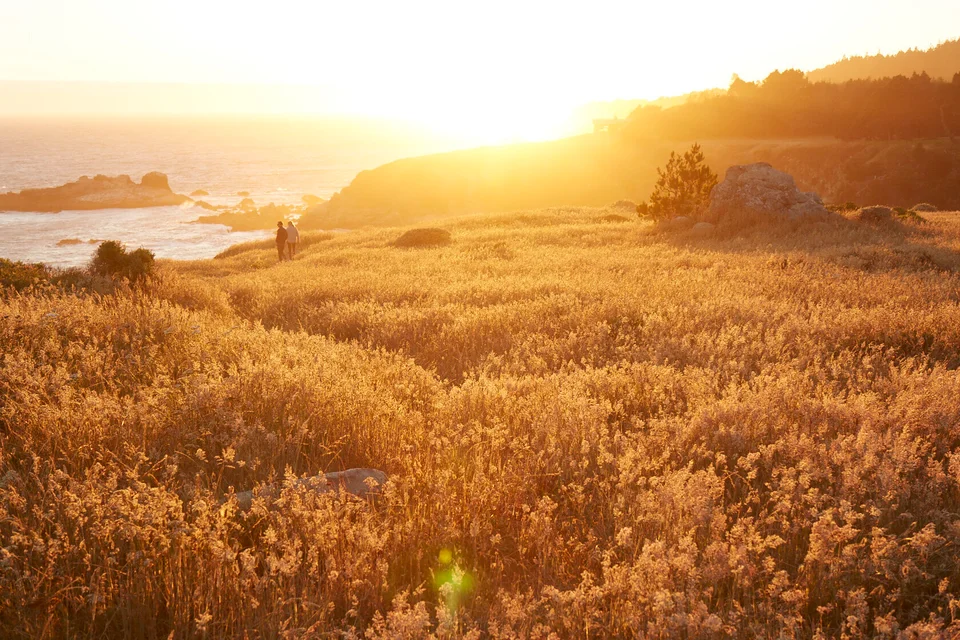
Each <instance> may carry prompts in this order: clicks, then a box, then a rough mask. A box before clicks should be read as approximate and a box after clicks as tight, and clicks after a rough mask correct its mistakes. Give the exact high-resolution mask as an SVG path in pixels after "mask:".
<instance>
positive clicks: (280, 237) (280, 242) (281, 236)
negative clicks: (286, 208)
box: [277, 220, 287, 262]
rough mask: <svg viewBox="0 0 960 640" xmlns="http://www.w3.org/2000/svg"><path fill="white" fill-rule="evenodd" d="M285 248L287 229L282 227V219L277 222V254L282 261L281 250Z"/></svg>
mask: <svg viewBox="0 0 960 640" xmlns="http://www.w3.org/2000/svg"><path fill="white" fill-rule="evenodd" d="M286 250H287V230H286V229H284V228H283V221H282V220H281V221H280V222H278V223H277V255H278V256H280V262H283V252H284V251H286Z"/></svg>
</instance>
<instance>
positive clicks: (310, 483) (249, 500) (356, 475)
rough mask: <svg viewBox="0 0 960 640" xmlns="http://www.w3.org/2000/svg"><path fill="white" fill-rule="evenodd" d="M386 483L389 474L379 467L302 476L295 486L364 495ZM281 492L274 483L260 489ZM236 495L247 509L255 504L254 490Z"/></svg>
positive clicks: (269, 493)
mask: <svg viewBox="0 0 960 640" xmlns="http://www.w3.org/2000/svg"><path fill="white" fill-rule="evenodd" d="M386 483H387V474H385V473H384V472H383V471H380V470H379V469H366V468H358V469H347V470H346V471H334V472H332V473H325V474H322V475H317V476H310V477H309V478H301V479H299V480H297V481H296V483H294V486H296V487H302V488H304V489H306V490H308V491H313V492H315V493H330V492H332V491H342V492H345V493H349V494H352V495H355V496H359V497H364V496H367V495H372V494H375V493H377V492H379V491H380V489H381V488H382V487H383V485H385V484H386ZM279 493H280V491H279V489H278V488H277V487H276V486H273V485H268V486H265V487H261V489H260V491H259V495H261V496H266V497H271V496H276V495H278V494H279ZM236 495H237V502H238V503H239V505H240V508H241V509H243V510H247V509H249V508H250V506H251V505H252V504H253V497H254V493H253V491H240V492H238V493H237V494H236Z"/></svg>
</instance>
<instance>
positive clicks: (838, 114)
mask: <svg viewBox="0 0 960 640" xmlns="http://www.w3.org/2000/svg"><path fill="white" fill-rule="evenodd" d="M623 131H624V133H625V135H627V136H629V137H631V138H635V139H649V138H663V139H670V140H703V139H710V138H808V137H818V136H833V137H837V138H841V139H845V140H887V139H915V138H938V137H944V136H957V137H960V72H958V73H956V74H955V75H954V76H953V79H952V81H950V82H947V81H942V80H934V79H932V78H930V76H928V75H927V74H925V73H922V74H914V75H912V76H910V77H906V76H895V77H892V78H881V79H878V80H850V81H848V82H844V83H842V84H832V83H828V82H816V83H813V82H810V81H809V80H808V79H807V78H806V76H804V74H803V73H802V72H800V71H796V70H788V71H784V72H782V73H781V72H779V71H775V72H774V73H771V74H770V75H769V76H767V78H766V79H765V80H763V82H745V81H743V80H741V79H739V78H737V77H736V76H735V77H734V80H733V82H732V83H731V85H730V88H729V90H728V91H727V92H726V93H725V94H723V95H719V96H712V97H705V98H703V99H699V100H694V101H691V102H688V103H686V104H683V105H680V106H677V107H673V108H670V109H660V108H658V107H640V108H638V109H637V110H636V111H634V112H633V113H632V114H631V115H630V118H629V121H628V123H627V125H626V126H625V127H624V130H623Z"/></svg>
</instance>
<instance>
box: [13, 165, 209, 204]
mask: <svg viewBox="0 0 960 640" xmlns="http://www.w3.org/2000/svg"><path fill="white" fill-rule="evenodd" d="M185 202H192V201H191V200H190V198H188V197H187V196H183V195H180V194H178V193H174V192H173V191H172V190H171V189H170V183H169V181H168V180H167V176H166V175H164V174H162V173H159V172H157V171H153V172H151V173H148V174H146V175H145V176H143V179H142V180H141V181H140V183H139V184H138V183H136V182H134V181H133V180H131V179H130V176H116V177H110V176H102V175H98V176H94V177H93V178H89V177H87V176H83V177H82V178H80V179H79V180H77V181H76V182H68V183H67V184H65V185H61V186H59V187H50V188H46V189H24V190H23V191H21V192H19V193H13V192H11V193H3V194H0V211H39V212H45V213H51V212H58V211H82V210H90V209H141V208H144V207H169V206H174V205H180V204H183V203H185Z"/></svg>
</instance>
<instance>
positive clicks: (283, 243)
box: [277, 220, 300, 262]
mask: <svg viewBox="0 0 960 640" xmlns="http://www.w3.org/2000/svg"><path fill="white" fill-rule="evenodd" d="M298 244H300V232H299V231H297V228H296V227H295V226H293V221H292V220H288V221H287V228H286V229H284V228H283V222H278V223H277V255H278V256H279V257H280V262H283V253H284V251H286V253H287V260H293V256H294V255H296V253H297V245H298Z"/></svg>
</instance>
